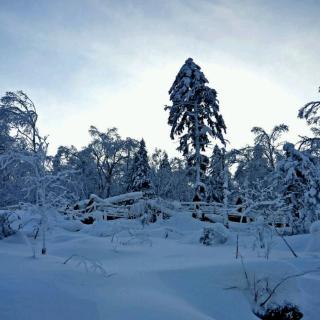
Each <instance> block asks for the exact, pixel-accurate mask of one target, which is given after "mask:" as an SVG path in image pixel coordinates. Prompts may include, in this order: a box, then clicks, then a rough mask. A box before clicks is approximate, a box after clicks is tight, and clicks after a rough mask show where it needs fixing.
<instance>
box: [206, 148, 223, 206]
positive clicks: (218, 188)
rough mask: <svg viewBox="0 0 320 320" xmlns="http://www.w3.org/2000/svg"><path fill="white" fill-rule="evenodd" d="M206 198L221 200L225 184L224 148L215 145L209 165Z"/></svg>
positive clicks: (215, 200)
mask: <svg viewBox="0 0 320 320" xmlns="http://www.w3.org/2000/svg"><path fill="white" fill-rule="evenodd" d="M208 173H209V179H208V200H209V201H214V202H220V203H222V202H223V198H224V184H225V150H224V149H223V150H221V149H220V148H219V147H218V146H217V145H215V147H214V149H213V152H212V156H211V159H210V166H209V170H208Z"/></svg>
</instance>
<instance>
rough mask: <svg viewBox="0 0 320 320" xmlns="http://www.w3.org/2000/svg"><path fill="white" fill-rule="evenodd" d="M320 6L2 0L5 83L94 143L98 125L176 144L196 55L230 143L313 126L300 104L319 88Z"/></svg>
mask: <svg viewBox="0 0 320 320" xmlns="http://www.w3.org/2000/svg"><path fill="white" fill-rule="evenodd" d="M319 14H320V2H319V1H294V0H291V1H286V0H284V1H281V0H280V1H251V0H248V1H246V0H244V1H232V0H231V1H214V0H212V1H209V0H207V1H205V0H200V1H189V0H172V1H167V0H164V1H152V0H151V1H139V0H137V1H127V0H123V1H121V0H119V1H105V0H90V1H89V0H77V1H76V0H69V1H61V0H57V1H49V0H47V1H45V0H43V1H40V0H39V1H35V0H34V1H32V0H29V1H27V0H25V1H22V0H15V1H9V0H2V1H1V7H0V40H1V46H0V58H1V63H0V89H1V92H0V93H1V94H4V92H5V91H8V90H24V91H25V92H26V93H27V94H28V95H29V96H30V97H31V98H32V99H33V100H34V102H35V103H36V105H37V109H38V113H39V117H40V120H39V121H40V129H41V131H42V132H43V134H49V136H50V137H49V141H50V143H51V149H50V151H51V152H54V150H55V148H56V147H57V146H58V145H61V144H63V145H71V144H74V145H75V146H77V147H79V148H80V147H81V146H84V145H85V144H87V142H88V141H89V135H88V128H89V126H90V125H95V126H97V127H98V128H99V129H100V130H104V129H106V128H109V127H113V126H116V127H118V129H119V133H120V134H121V135H122V136H131V137H134V138H137V139H140V138H141V137H144V138H145V140H146V143H147V146H148V148H149V150H150V151H151V150H152V149H154V148H155V147H160V148H163V149H167V150H168V151H169V153H170V154H171V155H173V154H176V152H175V151H174V150H175V148H176V143H175V142H172V141H171V140H170V139H169V128H168V126H167V124H166V121H167V116H168V115H167V114H166V113H165V111H164V110H163V106H164V105H165V104H166V103H168V89H169V88H170V86H171V83H172V82H173V80H174V77H175V75H176V73H177V71H178V70H179V68H180V66H181V65H182V64H183V63H184V61H185V60H186V59H187V58H188V57H192V58H193V59H194V60H195V62H196V63H198V64H199V65H200V66H201V67H202V70H203V71H204V73H205V75H206V76H207V78H208V80H209V81H210V85H211V86H212V87H214V88H215V89H216V90H217V91H218V94H219V100H220V105H221V112H222V114H223V115H224V118H225V121H226V124H227V127H228V135H227V138H228V139H229V140H230V142H231V146H230V147H240V146H243V145H245V144H246V143H251V142H252V134H251V133H250V129H251V128H252V127H253V126H262V127H264V128H266V129H267V130H269V129H271V128H272V127H273V126H274V125H276V124H279V123H282V122H284V123H286V124H288V125H289V127H290V134H288V135H287V137H286V138H287V139H288V140H293V141H294V140H296V139H297V135H298V134H305V133H308V131H307V128H306V125H305V123H304V122H303V121H301V120H298V119H297V118H296V116H297V110H298V108H299V107H300V106H301V105H302V104H303V103H305V102H307V101H309V100H311V99H314V98H317V97H318V94H317V88H318V86H319V85H320V81H319V70H320V59H319V56H320V43H319V41H318V39H319V38H320V20H319V18H318V17H319Z"/></svg>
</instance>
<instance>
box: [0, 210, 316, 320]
mask: <svg viewBox="0 0 320 320" xmlns="http://www.w3.org/2000/svg"><path fill="white" fill-rule="evenodd" d="M51 214H52V213H51ZM71 224H74V225H75V226H76V227H75V228H72V227H71ZM209 225H210V224H209ZM207 226H208V223H205V222H201V221H199V220H196V219H192V218H191V217H189V216H188V215H184V214H177V215H175V216H173V217H172V218H171V219H169V220H159V221H157V222H156V223H154V224H149V225H144V226H142V225H141V222H140V221H139V220H124V219H119V220H114V221H97V222H96V223H94V224H92V225H81V230H80V231H77V232H73V231H70V230H72V229H74V230H77V229H79V228H80V227H79V224H78V222H77V221H74V222H71V221H69V222H66V221H65V220H63V219H62V217H61V216H59V215H52V216H51V218H50V219H49V229H48V232H47V248H48V254H47V255H46V256H43V255H41V254H40V243H41V239H40V238H39V239H38V240H36V243H35V244H34V245H35V247H36V251H37V257H36V259H34V258H32V250H31V247H30V245H31V244H32V243H30V242H32V241H33V240H30V238H29V239H27V237H26V235H25V233H23V231H21V232H18V233H17V234H15V235H13V236H11V237H8V238H6V239H3V240H2V241H1V242H0V257H1V264H0V283H1V286H0V297H1V299H0V315H1V317H0V318H1V319H5V320H24V319H33V320H51V319H60V320H65V319H77V320H80V319H83V320H85V319H94V320H95V319H112V320H118V319H119V320H120V319H121V320H123V319H147V320H149V319H150V320H151V319H152V320H153V319H159V320H160V319H166V320H169V319H184V320H185V319H190V320H191V319H192V320H196V319H199V320H200V319H206V320H209V319H216V320H221V319H230V320H232V319H237V320H239V319H246V320H247V319H258V318H257V317H256V316H255V315H254V314H253V313H252V308H254V305H253V296H252V291H250V290H249V289H248V282H247V280H246V277H245V272H246V273H247V274H248V277H249V279H250V281H253V279H256V280H258V279H262V278H264V279H268V281H269V285H270V287H272V286H274V285H275V284H277V283H278V282H279V281H280V280H281V279H283V278H284V277H286V276H288V275H291V274H292V275H294V274H299V273H301V272H304V271H310V270H314V269H315V268H317V267H318V266H319V263H320V252H314V251H312V248H311V249H310V246H309V250H306V248H307V247H308V245H309V244H310V238H311V235H297V236H291V237H287V241H288V242H289V243H290V245H291V246H292V247H293V248H294V250H295V252H296V253H297V255H298V258H294V257H293V255H292V254H291V252H290V251H289V250H288V248H287V247H286V245H285V244H284V242H283V241H282V240H281V238H280V237H274V239H273V240H272V241H273V244H272V249H271V252H270V256H269V259H268V260H267V259H265V258H264V257H263V256H262V255H261V248H259V250H258V249H257V248H256V249H254V250H253V247H254V243H255V236H254V233H250V232H246V233H244V232H240V233H239V258H238V259H236V236H237V234H236V233H235V232H233V231H231V232H230V234H229V238H228V241H227V242H226V243H225V244H213V245H212V246H205V245H203V244H201V243H200V242H199V238H200V237H201V234H202V232H203V227H207ZM240 255H241V256H242V257H243V258H242V259H240ZM66 260H67V261H66ZM241 261H243V263H242V262H241ZM244 271H245V272H244ZM251 289H252V288H251ZM319 295H320V273H319V272H318V273H317V272H314V273H313V272H312V273H307V274H305V275H302V276H299V277H293V278H291V279H289V280H287V281H285V282H284V283H283V284H282V285H281V286H279V288H278V289H277V290H276V293H275V294H274V296H273V297H272V299H271V300H270V301H273V302H277V303H282V302H283V301H289V302H291V303H294V304H296V305H298V306H299V307H300V309H301V311H302V312H303V313H304V317H303V319H310V320H311V319H312V320H314V319H317V317H318V314H319V312H320V307H319V303H318V302H319V299H318V297H319Z"/></svg>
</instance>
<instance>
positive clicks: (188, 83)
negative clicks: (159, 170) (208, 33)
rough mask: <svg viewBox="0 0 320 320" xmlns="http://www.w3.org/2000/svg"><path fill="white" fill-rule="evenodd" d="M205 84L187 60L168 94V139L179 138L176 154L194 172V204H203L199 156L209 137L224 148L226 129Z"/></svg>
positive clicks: (203, 159) (204, 159)
mask: <svg viewBox="0 0 320 320" xmlns="http://www.w3.org/2000/svg"><path fill="white" fill-rule="evenodd" d="M207 83H208V80H207V79H206V77H205V76H204V74H203V72H202V71H201V69H200V67H199V66H198V65H197V64H195V63H194V62H193V60H192V59H191V58H189V59H187V60H186V62H185V64H184V65H183V66H182V67H181V69H180V71H179V72H178V74H177V76H176V79H175V81H174V82H173V85H172V86H171V88H170V90H169V94H170V101H171V102H172V105H171V106H166V108H165V110H169V118H168V124H169V125H170V126H171V133H170V137H171V139H174V138H175V136H179V140H180V141H179V142H180V143H179V147H178V150H179V151H180V152H182V154H183V155H184V156H186V157H187V158H188V160H189V164H191V165H192V166H193V168H194V169H195V191H196V194H195V198H194V199H195V200H203V196H204V190H203V189H204V184H203V180H204V173H205V169H206V165H207V164H208V158H207V157H206V156H205V155H204V154H201V153H202V152H204V151H205V149H206V147H207V146H208V144H209V142H210V139H209V137H210V136H211V137H213V138H217V139H218V140H220V142H221V143H223V144H225V139H224V136H223V134H224V133H225V131H226V126H225V123H224V120H223V118H222V116H221V115H220V113H219V101H218V100H217V92H216V90H214V89H211V88H210V87H208V86H207Z"/></svg>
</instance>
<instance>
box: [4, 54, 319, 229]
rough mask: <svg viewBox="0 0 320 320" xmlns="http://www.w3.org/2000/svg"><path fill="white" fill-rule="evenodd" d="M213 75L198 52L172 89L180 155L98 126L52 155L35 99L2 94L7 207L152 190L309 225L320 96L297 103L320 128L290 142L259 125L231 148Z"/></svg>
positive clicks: (283, 128)
mask: <svg viewBox="0 0 320 320" xmlns="http://www.w3.org/2000/svg"><path fill="white" fill-rule="evenodd" d="M208 83H209V82H208V80H207V79H206V77H205V75H204V73H203V72H202V71H201V68H200V67H199V66H198V65H197V64H196V63H195V62H194V61H193V60H192V59H191V58H189V59H187V60H186V61H185V63H184V64H183V66H182V67H181V69H180V70H179V72H178V74H177V76H176V78H175V80H174V82H173V84H172V86H171V88H170V90H169V97H170V102H171V104H170V105H168V106H165V110H166V112H168V124H169V125H170V126H171V132H170V137H171V138H172V139H178V141H179V146H178V148H177V149H178V151H180V152H181V155H182V157H180V158H179V157H174V158H171V159H170V158H169V157H168V155H167V153H166V152H165V151H164V150H160V149H156V150H155V151H154V152H153V153H152V154H149V155H148V152H147V148H146V145H145V141H144V140H143V139H142V140H141V141H137V140H136V139H133V138H130V137H127V138H123V137H121V136H120V134H119V133H118V130H117V128H109V129H107V130H106V131H101V130H99V129H98V128H96V127H94V126H91V127H90V128H89V134H90V142H89V144H88V145H87V146H85V147H83V148H81V149H77V148H76V147H74V146H60V147H59V148H58V149H57V151H56V153H55V154H54V155H49V154H48V138H47V137H46V136H43V135H41V134H40V132H39V129H38V125H37V123H38V113H37V110H36V107H35V105H34V103H33V101H32V100H31V99H30V97H28V95H27V94H26V93H24V92H22V91H17V92H7V93H6V94H5V95H4V96H3V97H2V98H1V100H0V206H1V207H5V206H10V205H14V204H18V203H21V202H25V203H33V204H38V205H39V206H44V205H47V206H62V205H66V204H70V203H74V202H75V201H79V200H81V199H87V198H88V197H89V196H90V194H96V195H98V196H99V197H102V198H106V197H110V196H113V195H117V194H122V193H126V192H131V191H144V192H145V194H146V196H148V197H161V198H164V199H168V200H175V201H197V202H201V201H202V202H214V203H219V204H224V205H225V206H228V205H229V204H237V205H239V211H241V212H242V213H250V214H254V215H263V216H267V217H270V216H275V215H277V216H278V217H280V218H283V219H285V220H287V221H289V222H290V223H291V225H293V226H295V228H296V229H297V231H299V230H303V229H304V228H306V226H307V225H308V223H310V222H312V221H314V220H316V219H318V218H319V203H320V196H319V195H320V179H319V178H320V162H319V156H320V153H319V150H320V148H319V147H320V127H319V124H320V116H319V113H318V111H319V108H320V102H319V101H314V102H310V103H307V104H306V105H305V106H304V107H302V108H301V109H300V110H299V112H298V116H299V117H300V118H301V119H305V120H306V122H307V124H308V125H309V126H310V127H311V130H312V133H313V136H311V137H306V136H301V137H300V140H299V141H298V142H296V143H295V144H293V143H289V142H284V141H282V136H283V134H284V133H286V132H287V131H288V130H289V128H288V126H287V125H285V124H279V125H276V126H275V127H274V128H273V129H272V130H271V131H270V132H267V131H266V130H264V129H263V128H261V127H254V128H252V130H251V131H252V133H253V135H254V144H253V145H252V146H249V145H247V146H245V147H243V148H241V149H230V148H229V150H228V146H229V144H228V141H227V140H226V139H225V134H226V130H227V126H226V124H225V122H224V119H223V117H222V115H221V113H220V105H219V101H218V99H217V92H216V90H215V89H213V88H210V87H209V85H208ZM209 146H210V150H212V151H211V154H210V150H209Z"/></svg>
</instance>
